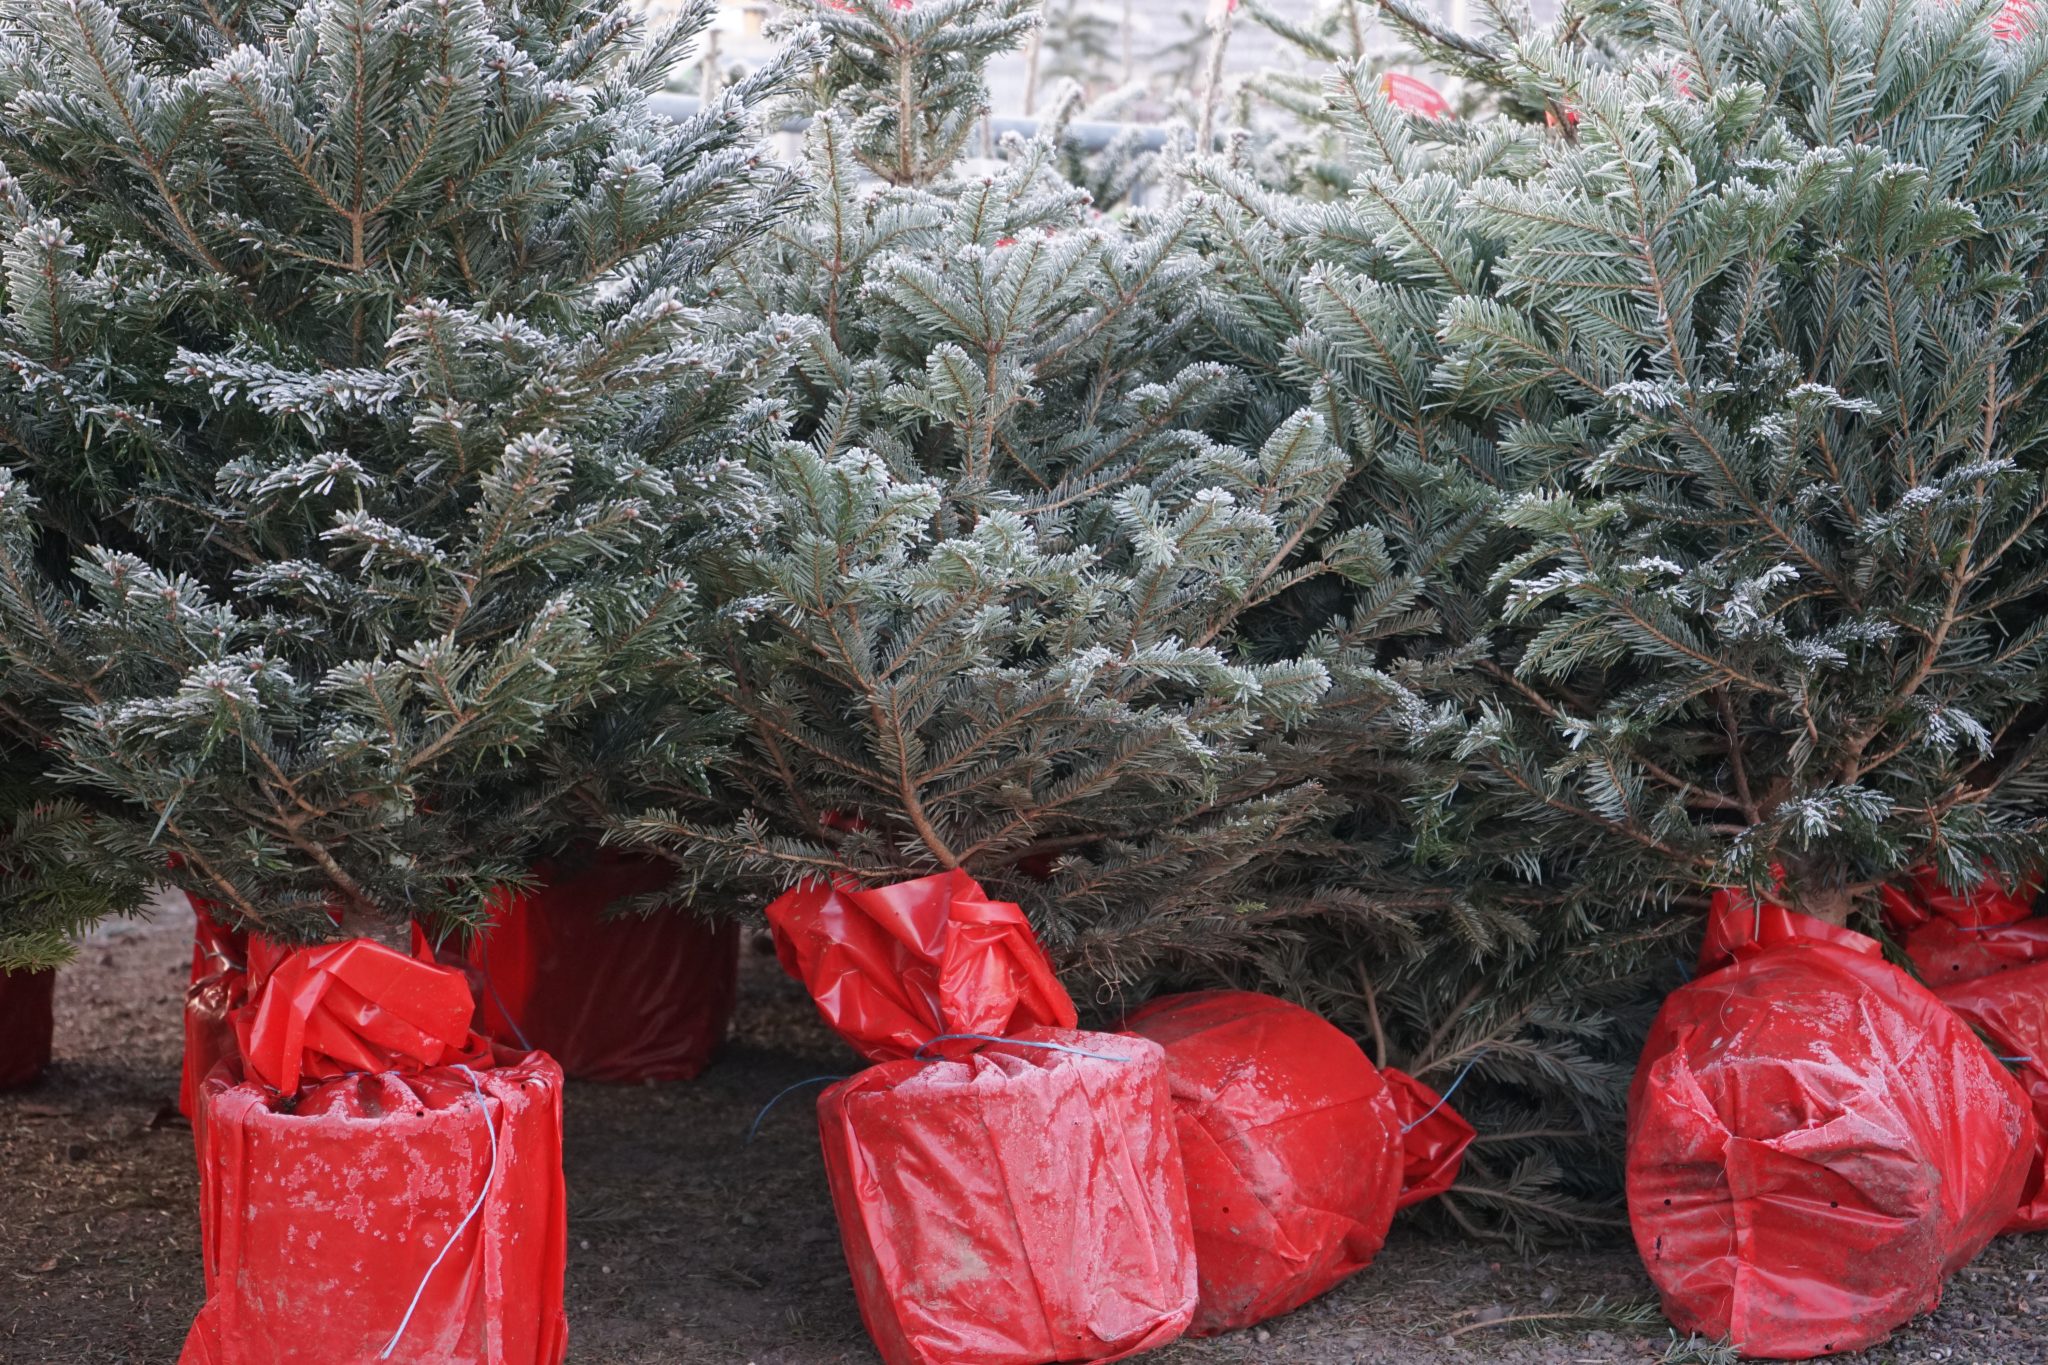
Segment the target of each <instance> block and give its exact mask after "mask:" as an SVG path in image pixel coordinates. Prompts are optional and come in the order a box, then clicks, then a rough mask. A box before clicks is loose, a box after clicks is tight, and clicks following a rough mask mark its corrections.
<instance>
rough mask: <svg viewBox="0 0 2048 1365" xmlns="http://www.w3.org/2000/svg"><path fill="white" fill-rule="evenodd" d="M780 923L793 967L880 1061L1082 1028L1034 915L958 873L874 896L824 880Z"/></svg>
mask: <svg viewBox="0 0 2048 1365" xmlns="http://www.w3.org/2000/svg"><path fill="white" fill-rule="evenodd" d="M768 924H769V927H770V928H771V929H772V930H773V931H774V935H775V953H776V957H777V958H778V959H779V960H780V961H781V963H782V966H783V970H785V971H787V972H788V973H789V974H790V975H791V976H793V977H795V978H796V979H797V980H799V981H801V982H803V983H804V986H805V987H806V988H807V989H808V990H809V991H810V993H811V998H812V999H813V1000H815V1001H816V1002H817V1005H818V1011H819V1013H821V1014H822V1015H823V1016H824V1018H825V1022H826V1023H828V1024H830V1025H831V1026H832V1028H833V1029H834V1030H835V1031H836V1032H837V1033H838V1034H839V1036H840V1037H842V1038H844V1039H846V1041H847V1042H848V1043H850V1044H852V1045H853V1047H854V1049H855V1050H856V1051H858V1052H859V1053H860V1054H861V1055H862V1056H863V1057H866V1058H867V1059H868V1060H870V1061H877V1062H881V1061H894V1060H897V1059H900V1058H905V1057H910V1056H912V1055H914V1054H915V1053H916V1052H917V1051H918V1049H919V1048H920V1047H923V1046H924V1045H925V1044H927V1043H928V1042H930V1041H931V1040H932V1039H934V1038H936V1037H939V1036H940V1035H942V1034H977V1033H979V1034H999V1035H1003V1036H1009V1035H1012V1034H1015V1033H1016V1032H1018V1031H1019V1030H1020V1029H1024V1028H1028V1027H1033V1026H1044V1027H1049V1028H1063V1029H1071V1028H1073V1027H1074V1026H1075V1025H1076V1023H1077V1022H1078V1015H1077V1014H1076V1012H1075V1010H1074V1002H1073V1001H1072V1000H1071V999H1070V998H1068V996H1067V992H1066V989H1065V988H1064V987H1062V986H1061V985H1060V983H1059V978H1058V976H1057V975H1056V974H1055V973H1054V972H1053V969H1052V964H1051V963H1050V962H1049V961H1048V960H1047V959H1046V956H1045V951H1044V949H1042V948H1041V947H1040V946H1039V944H1038V939H1037V937H1036V936H1035V935H1034V934H1033V933H1032V932H1031V924H1030V921H1029V920H1027V919H1026V918H1025V917H1024V912H1023V911H1022V910H1021V909H1019V908H1018V907H1017V906H1016V905H1014V904H1012V903H1010V902H1008V901H992V900H989V899H988V897H987V895H986V893H984V892H983V891H982V889H981V887H980V885H979V884H977V883H976V882H975V880H974V879H973V878H972V877H970V876H968V875H967V874H966V873H965V872H962V871H960V870H959V869H957V868H956V869H954V870H952V871H950V872H942V873H939V874H938V875H936V876H931V877H920V878H918V879H917V880H915V881H908V882H899V883H896V884H894V885H890V886H883V887H875V888H870V889H861V888H858V887H854V886H850V885H835V884H833V883H830V882H826V881H822V880H817V879H813V880H811V881H807V882H805V883H804V884H802V885H801V886H798V887H796V888H795V889H794V890H791V891H789V892H786V893H784V894H783V895H782V896H780V897H778V898H777V899H776V900H775V901H774V903H773V904H771V905H770V906H769V907H768ZM976 1046H978V1044H974V1043H971V1042H956V1043H948V1044H946V1045H945V1046H944V1048H943V1049H942V1052H943V1055H946V1056H963V1055H965V1054H966V1053H968V1052H971V1051H973V1050H974V1048H975V1047H976Z"/></svg>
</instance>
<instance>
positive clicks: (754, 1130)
mask: <svg viewBox="0 0 2048 1365" xmlns="http://www.w3.org/2000/svg"><path fill="white" fill-rule="evenodd" d="M967 1042H973V1043H1003V1044H1006V1045H1008V1046H1010V1047H1032V1048H1037V1049H1039V1050H1040V1051H1043V1052H1065V1053H1068V1054H1070V1055H1072V1056H1075V1057H1090V1058H1093V1059H1094V1060H1096V1061H1098V1062H1129V1061H1132V1060H1133V1059H1132V1058H1130V1057H1119V1056H1117V1055H1116V1054H1114V1053H1110V1052H1090V1051H1088V1050H1087V1049H1086V1048H1079V1047H1068V1046H1067V1045H1066V1044H1065V1043H1038V1042H1031V1041H1029V1040H1027V1039H1023V1038H999V1037H997V1036H996V1035H995V1034H993V1033H941V1034H939V1035H938V1036H937V1037H935V1038H927V1039H925V1041H924V1042H922V1043H920V1044H919V1045H918V1048H917V1051H915V1052H913V1053H911V1054H910V1060H911V1061H914V1062H942V1061H945V1060H946V1059H945V1058H943V1057H932V1056H927V1055H926V1053H925V1049H926V1048H928V1047H930V1046H931V1045H932V1044H934V1043H967ZM847 1079H850V1078H849V1077H846V1076H810V1077H807V1078H805V1079H804V1080H801V1081H798V1082H797V1083H796V1084H794V1085H786V1086H784V1087H783V1088H782V1089H780V1090H778V1091H776V1092H775V1094H774V1096H773V1097H771V1098H770V1099H769V1101H768V1103H766V1104H764V1105H762V1106H761V1112H760V1113H758V1114H756V1115H754V1121H753V1123H751V1124H749V1125H748V1126H747V1141H748V1142H749V1143H751V1142H753V1140H754V1138H755V1137H756V1136H758V1135H759V1133H760V1131H761V1124H762V1122H763V1121H764V1120H766V1119H767V1117H768V1113H769V1111H770V1110H772V1109H774V1108H775V1106H776V1105H778V1104H780V1103H782V1102H783V1101H784V1100H785V1099H787V1098H789V1097H790V1096H791V1095H794V1094H795V1093H796V1092H797V1091H799V1090H802V1089H803V1088H804V1087H805V1086H810V1085H830V1084H831V1083H832V1082H834V1081H843V1080H847Z"/></svg>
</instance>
